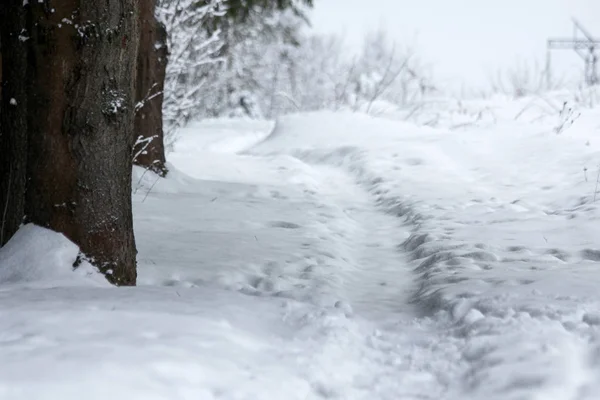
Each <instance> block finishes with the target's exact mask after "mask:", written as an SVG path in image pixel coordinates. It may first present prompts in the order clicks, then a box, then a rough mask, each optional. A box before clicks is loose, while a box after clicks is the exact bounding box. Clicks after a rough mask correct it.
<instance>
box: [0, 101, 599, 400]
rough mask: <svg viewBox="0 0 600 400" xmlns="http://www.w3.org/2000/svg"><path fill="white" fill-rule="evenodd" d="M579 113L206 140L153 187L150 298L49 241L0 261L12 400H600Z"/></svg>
mask: <svg viewBox="0 0 600 400" xmlns="http://www.w3.org/2000/svg"><path fill="white" fill-rule="evenodd" d="M569 96H571V95H570V94H566V93H554V94H549V95H548V96H547V97H546V98H543V99H541V98H524V99H519V100H508V99H506V98H497V99H492V100H488V101H483V100H481V101H473V102H468V103H463V104H460V105H456V104H452V103H451V102H445V103H443V102H439V103H436V104H435V105H428V106H427V107H424V108H423V109H422V110H421V111H419V113H413V115H412V116H411V118H410V120H411V121H413V122H408V121H406V116H407V115H406V110H399V109H397V108H394V107H384V106H383V105H378V106H377V107H376V109H377V116H369V115H366V114H363V113H345V112H337V113H334V112H318V113H312V114H300V115H292V116H288V117H285V118H282V119H280V120H278V121H277V122H276V123H275V124H274V125H273V123H271V122H265V121H246V120H209V121H205V122H203V123H196V124H193V125H192V126H190V127H189V128H188V129H187V130H186V131H185V132H182V134H181V139H180V141H179V142H177V143H176V145H175V147H174V150H173V152H172V153H171V154H170V155H169V162H170V165H169V170H170V171H171V172H170V173H169V176H168V177H167V178H165V179H161V178H158V177H157V176H156V175H154V174H152V173H151V172H145V171H143V170H141V169H139V168H136V169H134V177H133V185H134V194H133V201H134V216H135V230H136V240H137V247H138V251H139V254H138V268H139V279H138V287H136V288H119V289H117V288H112V287H108V286H107V285H106V284H105V283H104V282H103V281H102V279H100V277H99V276H98V275H97V274H96V273H95V271H94V270H93V267H91V266H90V265H89V264H87V263H84V264H82V265H80V266H79V267H78V268H75V269H73V264H74V262H75V260H76V259H77V255H78V249H77V247H76V246H75V245H74V244H73V243H71V242H69V241H68V240H67V239H66V238H65V237H63V236H62V235H60V234H56V233H53V232H50V231H48V230H46V229H43V228H39V227H35V226H32V225H26V226H24V227H23V228H22V229H21V230H20V231H19V232H18V234H17V235H16V236H15V237H13V239H11V241H10V242H9V243H8V244H7V245H6V246H5V247H3V248H2V249H0V305H1V307H0V360H2V362H1V363H0V399H10V400H13V399H15V400H21V399H27V400H29V399H42V400H44V399H56V398H61V399H75V398H80V397H81V396H82V393H84V394H85V397H86V398H89V399H101V398H102V399H105V398H112V399H117V400H118V399H131V398H144V399H169V400H171V399H248V400H250V399H253V400H255V399H265V400H268V399H299V400H306V399H325V398H332V399H344V400H346V399H382V400H385V399H390V400H391V399H394V400H397V399H432V400H433V399H435V400H438V399H444V400H463V399H473V400H479V399H485V400H496V399H498V400H507V399H515V400H517V399H519V400H521V399H532V400H538V399H539V400H547V399H551V400H595V399H597V398H599V397H600V383H599V382H600V379H599V378H600V357H599V354H600V297H599V296H598V289H597V288H598V287H599V286H600V274H599V273H598V272H597V269H598V267H599V264H598V263H599V261H600V247H599V246H598V245H597V240H596V237H598V234H599V233H600V228H599V227H598V220H599V217H600V212H599V207H598V205H597V204H598V203H597V202H596V200H598V201H600V198H599V199H595V198H596V197H600V195H598V196H597V195H596V193H595V192H596V190H597V187H596V177H597V174H598V171H599V168H600V167H598V164H599V163H600V142H598V141H597V140H596V138H597V137H598V133H600V132H599V131H600V122H599V121H600V108H598V107H590V103H589V102H586V103H585V104H583V102H582V101H581V98H580V99H579V100H577V99H575V100H574V99H573V98H572V96H571V97H569ZM590 98H591V97H590V96H588V97H586V99H588V100H589V99H590ZM567 100H568V103H567V104H568V107H571V108H572V111H571V112H567V113H565V112H561V109H562V105H563V102H564V101H567ZM579 114H580V115H579ZM565 115H568V116H567V117H565ZM575 115H577V116H578V117H576V118H575V117H574V116H575ZM434 120H435V123H428V124H427V125H428V126H426V125H424V124H425V121H429V122H431V121H434ZM415 122H416V123H415ZM557 126H560V129H556V127H557Z"/></svg>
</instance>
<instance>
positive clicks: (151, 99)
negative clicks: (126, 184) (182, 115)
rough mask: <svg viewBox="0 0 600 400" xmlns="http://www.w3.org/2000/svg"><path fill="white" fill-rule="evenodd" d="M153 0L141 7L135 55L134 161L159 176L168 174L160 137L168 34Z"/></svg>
mask: <svg viewBox="0 0 600 400" xmlns="http://www.w3.org/2000/svg"><path fill="white" fill-rule="evenodd" d="M155 7H156V0H148V1H144V2H143V4H140V45H139V50H138V56H137V85H136V86H137V87H136V101H137V112H136V116H135V138H136V143H135V146H134V149H133V162H134V164H136V165H140V166H142V167H144V168H149V169H151V170H152V171H154V172H156V173H157V174H159V175H160V176H165V175H166V174H167V167H166V165H165V145H164V136H163V118H162V105H163V89H164V82H165V74H166V69H167V32H166V29H165V27H164V26H163V25H162V24H161V23H160V22H159V21H158V20H157V19H156V16H155V14H154V9H155Z"/></svg>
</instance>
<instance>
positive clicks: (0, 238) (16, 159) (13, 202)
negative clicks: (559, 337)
mask: <svg viewBox="0 0 600 400" xmlns="http://www.w3.org/2000/svg"><path fill="white" fill-rule="evenodd" d="M13 3H14V4H13ZM16 3H18V1H16V0H10V1H9V0H2V2H1V3H0V43H1V46H2V53H3V54H4V57H2V91H1V92H0V246H3V245H4V244H5V243H6V242H7V241H8V240H9V239H10V238H11V237H12V236H13V235H14V234H15V232H16V231H17V229H19V226H20V225H21V222H23V216H24V215H25V196H24V195H25V183H26V181H27V175H26V167H27V164H26V161H27V115H26V113H25V112H24V110H25V107H26V106H27V103H26V99H27V96H26V95H25V93H26V87H25V84H26V82H27V80H26V79H27V77H26V74H25V72H26V71H25V68H23V65H26V64H27V53H26V48H25V46H23V44H22V42H21V41H20V40H19V35H15V34H13V32H20V31H21V29H22V27H23V26H24V25H25V15H24V13H22V12H19V13H15V14H12V11H11V9H12V8H14V6H15V5H16ZM21 8H22V5H21ZM11 83H12V84H11ZM17 83H19V84H17ZM17 99H19V101H20V103H19V102H18V101H17Z"/></svg>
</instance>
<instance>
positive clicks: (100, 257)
mask: <svg viewBox="0 0 600 400" xmlns="http://www.w3.org/2000/svg"><path fill="white" fill-rule="evenodd" d="M138 13H139V11H138V1H137V0H104V1H102V2H99V1H88V0H62V1H60V2H49V1H47V0H45V1H29V2H23V0H2V14H1V16H2V19H1V20H0V26H2V52H3V55H4V57H3V58H4V60H3V63H4V68H3V71H4V76H3V95H2V128H1V133H2V139H1V141H0V150H2V154H3V156H2V157H1V159H2V161H1V163H0V165H1V166H0V187H1V188H2V192H1V195H2V196H1V197H3V199H2V200H1V201H0V206H1V208H2V209H6V210H7V211H6V212H4V214H5V215H6V218H3V220H2V221H3V222H2V224H3V225H5V228H4V229H3V230H2V232H3V233H4V236H3V238H2V240H3V242H6V241H7V240H8V238H9V237H10V235H12V233H14V230H15V228H16V227H15V221H17V220H18V221H19V222H20V221H22V220H23V219H25V220H26V221H29V222H33V223H36V224H38V225H41V226H44V227H48V228H50V229H53V230H55V231H58V232H61V233H63V234H64V235H65V236H67V237H68V238H69V239H70V240H72V241H73V242H75V243H76V244H77V245H79V247H80V248H81V250H82V252H83V253H84V255H85V257H87V258H88V259H89V260H90V261H91V262H92V263H93V264H94V265H96V266H97V267H98V268H99V269H100V270H101V271H102V272H103V273H105V274H106V276H107V279H108V280H109V281H110V282H112V283H114V284H117V285H134V284H135V282H136V261H135V257H136V248H135V241H134V236H133V220H132V206H131V165H132V161H131V154H132V150H133V140H134V134H133V121H134V112H135V92H134V89H135V83H136V73H135V67H136V56H137V49H138V40H139V33H138ZM5 149H9V150H10V151H8V152H5V151H4V150H5ZM5 155H6V156H5ZM6 188H8V190H6ZM7 198H9V201H8V202H7V201H6V199H7ZM21 198H24V204H23V201H22V200H20V199H21ZM5 221H7V222H6V223H5Z"/></svg>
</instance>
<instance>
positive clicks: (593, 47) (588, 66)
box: [546, 19, 600, 87]
mask: <svg viewBox="0 0 600 400" xmlns="http://www.w3.org/2000/svg"><path fill="white" fill-rule="evenodd" d="M580 35H583V38H581V37H580ZM599 48H600V39H596V38H594V37H593V36H592V35H591V34H590V33H589V32H588V31H587V30H586V29H585V28H584V27H583V26H582V25H581V24H580V23H579V22H577V20H575V19H573V38H571V39H568V38H553V39H548V45H547V55H546V79H547V83H548V87H550V86H551V76H550V54H551V51H552V50H565V49H567V50H574V51H575V52H576V53H577V54H578V55H579V56H580V57H581V58H582V59H583V61H584V63H585V67H584V70H583V74H584V79H585V83H586V84H588V85H589V86H593V85H596V84H598V83H599V82H600V81H599V77H598V52H597V50H598V49H599Z"/></svg>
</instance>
